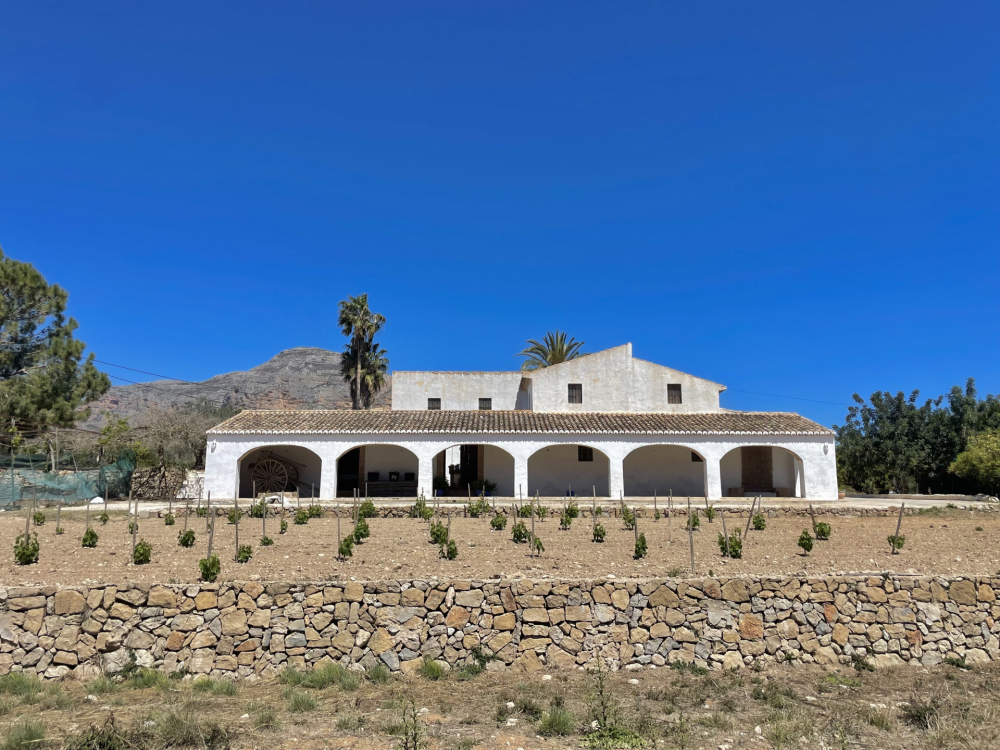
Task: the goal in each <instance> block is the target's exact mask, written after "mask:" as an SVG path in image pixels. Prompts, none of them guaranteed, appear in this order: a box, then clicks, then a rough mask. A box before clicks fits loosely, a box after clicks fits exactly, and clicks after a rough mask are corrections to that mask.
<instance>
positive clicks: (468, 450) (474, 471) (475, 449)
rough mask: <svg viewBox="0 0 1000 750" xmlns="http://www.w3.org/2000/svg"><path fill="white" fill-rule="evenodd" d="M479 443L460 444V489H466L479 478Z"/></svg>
mask: <svg viewBox="0 0 1000 750" xmlns="http://www.w3.org/2000/svg"><path fill="white" fill-rule="evenodd" d="M480 450H481V447H480V446H478V445H460V446H459V447H458V457H459V464H460V470H459V474H458V484H459V486H458V489H460V490H464V489H465V488H466V487H468V486H469V485H470V484H472V483H473V482H475V481H477V480H478V479H479V451H480Z"/></svg>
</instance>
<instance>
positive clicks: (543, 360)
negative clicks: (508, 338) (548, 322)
mask: <svg viewBox="0 0 1000 750" xmlns="http://www.w3.org/2000/svg"><path fill="white" fill-rule="evenodd" d="M527 343H528V344H530V346H529V347H528V348H527V349H525V350H524V351H522V352H519V353H517V354H515V355H514V356H515V357H526V359H525V360H524V362H523V363H522V364H521V369H522V370H524V371H526V372H531V371H532V370H539V369H541V368H542V367H548V366H549V365H558V364H559V363H560V362H569V360H571V359H576V358H577V357H581V356H583V352H581V351H580V349H581V348H582V347H583V344H584V342H583V341H577V340H576V339H574V338H570V339H569V340H567V339H566V334H565V333H563V332H562V331H560V330H558V329H557V330H556V332H555V333H553V332H552V331H549V332H548V333H546V334H545V336H543V337H542V341H541V343H539V342H538V341H535V340H534V339H528V342H527Z"/></svg>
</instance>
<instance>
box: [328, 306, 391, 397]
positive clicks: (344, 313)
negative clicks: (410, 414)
mask: <svg viewBox="0 0 1000 750" xmlns="http://www.w3.org/2000/svg"><path fill="white" fill-rule="evenodd" d="M338 310H339V315H338V316H337V325H339V326H340V330H341V332H342V333H343V334H344V335H345V336H347V337H348V338H349V339H350V340H351V342H350V344H349V348H350V349H353V354H354V378H353V380H354V382H355V383H360V382H361V379H362V378H361V365H362V362H361V360H362V358H363V355H364V352H365V349H366V348H370V347H371V346H372V345H373V341H372V340H373V339H374V338H375V334H376V333H378V332H379V331H380V330H382V326H384V325H385V316H383V315H379V314H378V313H373V312H372V311H371V310H370V309H368V295H367V294H359V295H358V296H357V297H348V298H347V299H346V300H342V301H341V302H340V304H339V305H338ZM383 354H384V351H383ZM345 380H347V381H348V382H351V381H350V379H349V378H346V377H345ZM361 401H362V399H361V389H360V388H353V389H352V393H351V405H352V406H353V407H354V408H355V409H360V408H362V406H361Z"/></svg>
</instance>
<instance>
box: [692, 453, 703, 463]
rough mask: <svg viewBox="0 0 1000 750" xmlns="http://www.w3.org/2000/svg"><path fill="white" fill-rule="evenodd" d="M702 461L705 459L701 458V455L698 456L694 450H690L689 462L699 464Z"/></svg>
mask: <svg viewBox="0 0 1000 750" xmlns="http://www.w3.org/2000/svg"><path fill="white" fill-rule="evenodd" d="M704 461H705V459H703V458H702V457H701V456H699V455H698V454H697V453H695V452H694V451H691V462H692V463H696V464H700V463H703V462H704Z"/></svg>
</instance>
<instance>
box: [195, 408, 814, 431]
mask: <svg viewBox="0 0 1000 750" xmlns="http://www.w3.org/2000/svg"><path fill="white" fill-rule="evenodd" d="M208 432H209V433H210V434H217V435H225V434H229V435H247V434H294V435H303V434H379V435H385V434H413V433H463V434H468V433H493V434H503V433H529V434H530V433H556V434H566V433H586V434H593V433H598V434H692V433H695V434H698V433H701V434H719V435H738V434H761V435H832V434H833V433H832V432H831V431H830V430H829V429H827V428H826V427H823V426H822V425H819V424H816V423H815V422H812V421H810V420H808V419H806V418H805V417H801V416H799V415H798V414H793V413H789V412H751V411H719V412H703V413H687V414H680V413H672V414H625V413H604V412H581V413H576V414H543V413H539V412H531V411H402V410H395V411H326V410H310V411H304V410H298V411H260V410H247V411H243V412H240V413H239V414H237V415H236V416H235V417H232V418H231V419H228V420H226V421H225V422H223V423H222V424H220V425H217V426H216V427H213V428H212V429H211V430H209V431H208Z"/></svg>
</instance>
